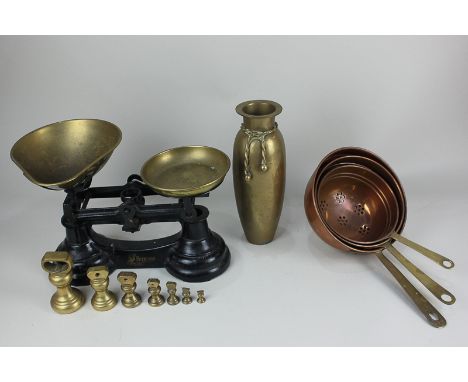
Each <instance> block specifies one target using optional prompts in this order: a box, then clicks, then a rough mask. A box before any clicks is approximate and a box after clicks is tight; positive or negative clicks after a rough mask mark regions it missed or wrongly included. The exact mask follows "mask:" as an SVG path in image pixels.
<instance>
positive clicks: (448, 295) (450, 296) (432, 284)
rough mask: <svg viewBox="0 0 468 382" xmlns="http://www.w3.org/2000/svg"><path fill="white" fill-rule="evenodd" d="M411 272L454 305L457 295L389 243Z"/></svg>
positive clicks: (390, 250) (391, 249)
mask: <svg viewBox="0 0 468 382" xmlns="http://www.w3.org/2000/svg"><path fill="white" fill-rule="evenodd" d="M385 249H386V250H387V251H389V252H390V253H391V254H392V255H393V256H394V257H395V258H396V259H397V260H398V261H399V262H400V264H402V265H403V266H404V267H405V268H406V269H407V270H408V271H410V272H411V274H412V275H413V276H414V277H416V278H417V279H418V280H419V281H420V282H421V284H423V285H424V286H425V287H426V288H427V289H428V290H429V291H430V292H431V293H432V294H433V295H434V296H435V297H437V298H438V299H439V300H440V301H442V302H443V303H444V304H447V305H452V304H453V303H454V302H455V300H456V299H455V296H454V295H453V294H452V293H450V292H449V291H448V290H447V289H445V288H444V287H442V286H441V285H439V284H438V283H437V282H435V281H434V280H433V279H432V278H430V277H429V276H428V275H426V274H425V273H424V272H423V271H422V270H421V269H419V268H418V267H417V266H416V265H414V264H413V263H412V262H411V261H409V260H408V259H407V258H406V257H405V256H403V255H402V254H401V253H400V251H398V250H397V249H396V248H395V247H394V246H393V245H391V244H387V246H386V247H385Z"/></svg>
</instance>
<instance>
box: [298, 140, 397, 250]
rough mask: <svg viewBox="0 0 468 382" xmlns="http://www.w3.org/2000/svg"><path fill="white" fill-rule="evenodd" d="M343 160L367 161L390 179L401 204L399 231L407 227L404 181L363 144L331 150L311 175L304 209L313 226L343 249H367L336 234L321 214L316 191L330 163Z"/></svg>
mask: <svg viewBox="0 0 468 382" xmlns="http://www.w3.org/2000/svg"><path fill="white" fill-rule="evenodd" d="M342 160H343V162H344V163H349V164H362V165H365V166H367V167H368V168H369V169H370V170H372V171H374V172H375V173H376V174H378V175H379V176H380V177H382V178H383V179H384V180H385V181H386V182H388V184H389V186H390V187H391V188H392V190H393V192H394V193H395V195H396V197H397V200H398V205H399V222H398V224H397V226H396V227H395V232H398V233H399V232H401V231H402V230H403V227H404V224H405V221H406V198H405V194H404V191H403V188H402V186H401V183H400V181H399V179H398V177H397V176H396V174H395V173H394V171H393V170H392V169H391V168H390V166H389V165H388V164H387V163H386V162H385V161H384V160H383V159H381V158H380V157H379V156H378V155H376V154H374V153H372V152H371V151H368V150H366V149H362V148H359V147H343V148H340V149H337V150H334V151H332V152H330V153H329V154H328V155H326V156H325V157H324V158H323V159H322V161H321V162H320V163H319V165H318V166H317V168H316V169H315V171H314V173H313V174H312V176H311V178H310V179H309V182H308V184H307V187H306V191H305V194H304V209H305V212H306V216H307V219H308V221H309V223H310V225H311V227H312V229H313V230H314V231H315V232H316V233H317V235H318V236H319V237H320V238H321V239H322V240H324V241H325V242H326V243H328V244H330V245H331V246H333V247H335V248H337V249H340V250H344V251H352V252H357V253H363V252H367V251H362V249H361V248H359V247H356V246H353V245H352V244H350V243H347V242H343V240H341V239H340V238H339V237H337V236H335V234H334V232H333V231H331V230H330V229H329V228H328V226H327V225H326V224H325V223H324V221H323V220H322V218H321V216H320V211H319V201H318V199H317V195H316V191H317V190H318V183H319V181H320V179H321V178H322V177H323V176H324V174H326V171H327V168H328V166H330V165H331V167H330V168H332V167H333V166H336V165H339V164H340V163H341V161H342ZM374 250H375V249H374Z"/></svg>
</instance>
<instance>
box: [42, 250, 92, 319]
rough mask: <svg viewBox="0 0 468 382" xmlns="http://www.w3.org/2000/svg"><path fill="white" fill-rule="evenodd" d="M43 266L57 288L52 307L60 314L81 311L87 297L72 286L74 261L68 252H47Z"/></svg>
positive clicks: (51, 303)
mask: <svg viewBox="0 0 468 382" xmlns="http://www.w3.org/2000/svg"><path fill="white" fill-rule="evenodd" d="M41 266H42V269H43V270H44V271H46V272H47V273H48V274H49V281H50V282H51V284H52V285H54V286H55V287H56V288H57V291H56V292H55V293H54V294H53V296H52V298H51V299H50V306H51V307H52V309H53V310H54V311H55V312H56V313H59V314H68V313H73V312H76V311H77V310H78V309H80V308H81V307H82V306H83V304H84V302H85V297H84V295H83V293H82V292H81V291H80V290H79V289H76V288H73V287H72V286H71V282H72V277H73V274H72V269H73V261H72V258H71V256H70V254H69V253H68V252H46V253H45V255H44V256H43V257H42V261H41Z"/></svg>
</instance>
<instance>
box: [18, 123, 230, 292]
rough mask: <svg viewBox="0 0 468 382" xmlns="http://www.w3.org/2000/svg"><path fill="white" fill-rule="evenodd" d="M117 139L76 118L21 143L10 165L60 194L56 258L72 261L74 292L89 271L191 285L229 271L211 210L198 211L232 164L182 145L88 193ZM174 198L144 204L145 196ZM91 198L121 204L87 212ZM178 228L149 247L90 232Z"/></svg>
mask: <svg viewBox="0 0 468 382" xmlns="http://www.w3.org/2000/svg"><path fill="white" fill-rule="evenodd" d="M121 138H122V133H121V131H120V129H119V128H118V127H117V126H115V125H114V124H112V123H110V122H106V121H102V120H97V119H75V120H68V121H62V122H57V123H53V124H51V125H47V126H44V127H41V128H39V129H37V130H34V131H32V132H30V133H29V134H27V135H25V136H24V137H22V138H21V139H20V140H18V141H17V142H16V143H15V145H14V146H13V148H12V149H11V158H12V160H13V161H14V162H15V163H16V164H17V165H18V167H19V168H20V169H21V170H22V171H23V173H24V175H25V176H26V177H27V178H28V179H29V180H30V181H31V182H33V183H34V184H37V185H38V186H41V187H44V188H47V189H52V190H64V191H65V192H66V197H65V201H64V202H63V217H62V225H63V226H64V227H65V231H66V236H65V240H64V241H63V242H62V243H61V244H60V245H59V246H58V248H57V251H67V252H69V253H70V254H71V256H72V258H73V263H74V264H73V285H86V284H88V283H89V281H88V278H87V276H86V271H87V269H88V268H89V267H91V266H96V265H106V266H107V267H108V268H109V271H110V272H112V271H114V270H115V269H122V268H162V267H165V268H166V269H167V271H168V272H169V273H170V274H172V275H173V276H174V277H177V278H179V279H181V280H184V281H188V282H202V281H208V280H211V279H212V278H214V277H216V276H219V275H220V274H222V273H223V272H224V271H225V270H226V269H227V267H228V266H229V261H230V257H231V255H230V253H229V249H228V247H227V246H226V244H225V243H224V240H223V239H222V238H221V236H219V235H218V234H216V233H215V232H213V231H211V230H210V229H209V228H208V223H207V218H208V214H209V212H208V209H207V208H206V207H204V206H201V205H196V204H195V197H207V196H208V195H209V191H211V190H213V189H214V188H216V187H217V186H219V185H220V184H221V183H222V181H223V180H224V177H225V175H226V173H227V171H228V170H229V167H230V161H229V158H228V157H227V156H226V154H224V153H223V152H221V151H220V150H217V149H214V148H211V147H206V146H184V147H178V148H173V149H170V150H166V151H163V152H161V153H159V154H156V155H155V156H153V157H152V158H150V159H149V160H148V161H147V162H146V163H145V164H144V165H143V167H142V168H141V171H140V175H137V174H133V175H130V176H129V177H128V179H127V182H126V183H125V184H124V185H121V186H108V187H91V181H92V178H93V176H94V175H95V174H96V173H97V172H98V171H99V170H100V169H101V168H102V167H103V166H104V165H105V163H106V162H107V161H108V160H109V158H110V156H111V155H112V152H113V151H114V149H115V148H116V147H117V146H118V145H119V143H120V141H121ZM148 195H160V196H163V197H167V198H175V199H178V200H177V201H176V202H174V203H164V204H152V205H146V204H145V198H144V197H145V196H148ZM94 198H120V199H121V203H120V205H118V206H116V207H105V208H88V207H87V206H88V203H89V201H90V200H91V199H94ZM155 222H179V223H180V224H181V226H182V227H181V230H180V231H179V232H178V233H175V234H174V235H171V236H167V237H163V238H157V239H154V240H140V241H131V240H117V239H112V238H108V237H106V236H104V235H101V234H99V233H97V232H95V231H94V230H93V228H92V227H93V225H97V224H119V225H121V226H122V230H123V231H126V232H136V231H139V230H140V227H141V225H142V224H150V223H155Z"/></svg>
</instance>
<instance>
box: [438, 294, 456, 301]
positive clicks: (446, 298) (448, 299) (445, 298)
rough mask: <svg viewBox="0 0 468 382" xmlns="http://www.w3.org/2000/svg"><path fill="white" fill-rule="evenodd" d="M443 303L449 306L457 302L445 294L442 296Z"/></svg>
mask: <svg viewBox="0 0 468 382" xmlns="http://www.w3.org/2000/svg"><path fill="white" fill-rule="evenodd" d="M440 298H441V299H442V301H444V302H445V303H447V304H453V303H454V302H455V297H453V296H450V295H449V294H446V293H444V294H443V295H442V296H440Z"/></svg>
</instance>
